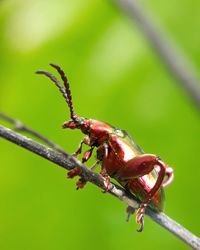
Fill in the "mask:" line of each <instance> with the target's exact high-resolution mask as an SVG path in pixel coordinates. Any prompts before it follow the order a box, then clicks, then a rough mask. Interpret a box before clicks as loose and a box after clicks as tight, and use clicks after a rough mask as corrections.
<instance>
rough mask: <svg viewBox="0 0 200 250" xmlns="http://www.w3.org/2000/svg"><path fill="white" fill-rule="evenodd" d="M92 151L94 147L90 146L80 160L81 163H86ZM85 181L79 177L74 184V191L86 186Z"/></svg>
mask: <svg viewBox="0 0 200 250" xmlns="http://www.w3.org/2000/svg"><path fill="white" fill-rule="evenodd" d="M93 149H94V146H92V147H91V148H90V149H89V150H87V151H86V152H85V153H84V155H83V158H82V163H84V162H86V161H88V160H89V159H90V157H91V155H92V151H93ZM86 183H87V181H86V180H85V179H84V178H83V177H81V178H80V179H79V180H78V181H77V182H76V189H77V190H78V189H79V188H84V186H85V185H86Z"/></svg>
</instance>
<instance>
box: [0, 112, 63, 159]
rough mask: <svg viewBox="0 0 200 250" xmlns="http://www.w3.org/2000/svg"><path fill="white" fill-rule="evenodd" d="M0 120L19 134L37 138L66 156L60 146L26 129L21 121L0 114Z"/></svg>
mask: <svg viewBox="0 0 200 250" xmlns="http://www.w3.org/2000/svg"><path fill="white" fill-rule="evenodd" d="M0 119H1V120H4V121H6V122H9V123H11V124H12V125H13V126H14V130H16V131H21V132H26V133H28V134H30V135H32V136H34V137H35V138H38V139H39V140H40V141H42V142H44V143H45V144H46V145H48V146H50V147H51V148H53V149H55V150H56V151H57V152H60V153H62V154H64V155H65V154H66V152H65V151H64V149H62V148H61V147H60V146H58V145H56V144H55V143H54V142H52V141H50V140H49V139H48V138H46V137H44V136H43V135H41V134H39V133H38V132H36V131H35V130H33V129H32V128H29V127H27V126H26V125H24V124H23V123H22V122H21V121H19V120H17V119H14V118H12V117H10V116H8V115H6V114H4V113H1V112H0Z"/></svg>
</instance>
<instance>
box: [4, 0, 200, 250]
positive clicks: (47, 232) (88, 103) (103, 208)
mask: <svg viewBox="0 0 200 250" xmlns="http://www.w3.org/2000/svg"><path fill="white" fill-rule="evenodd" d="M143 4H144V5H145V7H146V8H147V9H148V10H150V11H151V13H152V14H153V16H154V18H155V20H156V21H157V23H159V25H160V26H161V27H164V29H165V30H166V32H167V34H168V35H169V37H171V39H172V40H173V41H174V43H175V44H176V46H177V48H178V50H180V51H182V53H183V54H185V55H186V57H187V58H188V59H189V61H191V62H192V63H193V65H194V67H195V68H196V71H198V68H199V67H200V50H199V44H200V34H199V26H200V15H199V10H200V3H199V1H197V0H193V1H192V3H191V1H189V0H177V1H159V0H151V1H143ZM50 62H54V63H57V64H59V65H61V66H62V67H63V68H64V69H65V71H66V73H67V75H68V78H69V79H70V83H71V89H72V93H73V100H74V106H75V109H76V111H77V113H78V114H80V115H81V116H84V117H91V118H96V119H99V120H103V121H107V122H109V123H111V124H113V125H115V126H117V127H120V128H124V129H126V130H127V131H129V133H130V134H131V135H132V136H133V138H134V139H135V140H136V142H137V143H138V144H139V145H140V146H141V147H142V148H143V149H144V150H145V152H150V153H156V154H158V155H160V156H161V157H162V159H163V160H164V161H165V162H167V163H168V164H169V165H171V166H173V168H174V172H175V180H174V182H173V184H171V185H170V186H169V187H168V188H167V189H166V209H165V211H166V213H167V214H168V215H169V216H170V217H172V218H174V219H175V220H177V221H178V222H179V223H181V224H182V225H184V226H185V227H186V228H188V229H189V230H191V231H192V232H193V233H195V234H197V235H199V223H200V219H199V211H200V203H199V178H200V168H199V149H200V140H199V135H200V128H199V113H198V111H197V109H196V108H195V106H194V105H193V103H192V102H191V100H190V98H189V97H188V96H187V94H186V93H185V92H184V91H183V90H182V89H181V88H180V87H179V86H178V85H177V84H176V82H175V80H174V78H173V76H172V75H170V73H169V72H168V71H167V70H166V68H165V66H164V65H163V63H162V61H161V60H160V59H159V58H158V57H157V56H156V55H155V53H154V51H153V50H152V49H151V47H150V45H149V43H148V42H147V41H146V40H145V39H144V36H143V35H142V33H141V32H140V31H139V30H138V28H137V27H136V25H134V24H132V23H130V21H129V20H128V19H127V18H126V17H125V16H124V15H122V13H121V12H120V11H119V10H118V9H117V8H115V7H114V6H113V5H112V4H111V3H110V1H106V0H104V1H103V0H95V1H94V0H84V1H82V0H76V1H71V0H57V1H53V0H48V1H47V0H34V1H33V0H18V1H14V0H4V1H3V0H2V1H0V72H1V73H0V110H1V111H3V112H5V113H7V114H9V115H11V116H13V117H16V118H19V119H20V120H21V121H23V122H24V123H25V124H27V125H28V126H30V127H32V128H34V129H35V130H37V131H39V132H41V133H42V134H43V135H46V136H47V137H48V138H50V139H52V140H54V141H55V142H57V143H58V144H60V145H61V146H62V147H64V148H65V149H66V151H67V152H70V153H72V152H74V151H75V149H76V148H77V145H78V143H79V141H80V140H81V139H82V137H83V135H81V133H80V131H64V130H62V129H61V124H62V123H63V122H64V121H65V120H67V119H68V118H69V112H68V108H67V107H66V104H65V102H64V100H63V98H62V97H61V95H60V93H59V92H58V90H57V89H56V88H55V87H54V86H53V84H51V83H50V82H49V81H48V80H47V79H45V78H43V77H42V76H37V75H35V74H34V71H36V70H38V69H50V68H49V66H48V63H50ZM52 71H53V70H52ZM4 124H5V123H4ZM5 125H7V124H5ZM0 157H1V160H0V204H1V205H0V249H2V250H11V249H20V250H23V249H24V250H25V249H29V250H31V249H38V250H39V249H47V250H54V249H56V250H58V249H59V250H63V249H77V250H79V249H88V250H90V249H104V250H107V249H116V250H121V249H140V250H142V249H163V250H164V249H188V247H187V246H185V245H184V243H182V242H181V241H179V240H178V239H177V238H175V237H174V236H173V235H171V234H170V233H168V232H167V231H166V230H164V229H162V228H161V227H159V226H158V225H157V224H155V223H153V222H152V221H151V220H150V219H149V218H147V217H146V218H145V230H144V232H143V233H142V234H139V233H137V232H136V227H137V225H136V224H135V217H133V218H132V219H131V221H130V222H129V223H126V221H125V216H126V215H125V205H124V204H123V203H122V202H119V201H118V200H117V199H115V198H113V197H111V196H110V195H108V194H107V195H106V194H102V193H101V191H100V190H99V189H98V188H96V187H95V186H93V185H92V184H88V185H87V186H86V188H85V189H84V190H81V191H76V189H75V180H67V179H66V172H65V171H64V170H63V169H61V168H59V167H57V166H55V165H53V164H52V163H50V162H48V161H46V160H44V159H42V158H40V157H38V156H36V155H33V154H32V153H30V152H28V151H25V150H24V149H22V148H19V147H17V146H15V145H13V144H11V143H9V142H7V141H5V140H3V139H1V140H0ZM92 161H93V160H91V161H90V162H89V163H88V166H90V165H91V164H92Z"/></svg>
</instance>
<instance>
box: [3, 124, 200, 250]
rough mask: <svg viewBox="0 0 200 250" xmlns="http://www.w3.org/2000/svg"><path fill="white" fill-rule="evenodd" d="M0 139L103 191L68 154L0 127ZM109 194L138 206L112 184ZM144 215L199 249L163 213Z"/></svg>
mask: <svg viewBox="0 0 200 250" xmlns="http://www.w3.org/2000/svg"><path fill="white" fill-rule="evenodd" d="M0 137H2V138H4V139H6V140H9V141H10V142H13V143H15V144H17V145H19V146H21V147H23V148H25V149H27V150H29V151H32V152H33V153H35V154H38V155H39V156H41V157H43V158H45V159H47V160H49V161H51V162H53V163H55V164H57V165H58V166H61V167H63V168H65V169H67V170H71V169H73V168H74V167H76V166H79V167H80V169H81V171H82V172H81V174H80V175H81V176H82V177H84V178H85V179H86V180H87V181H90V182H92V183H93V184H95V185H96V186H98V187H100V188H101V189H103V190H104V189H105V186H104V179H103V178H102V177H101V176H100V175H99V174H97V173H94V172H93V171H92V170H90V169H89V168H87V167H86V166H84V165H83V164H82V163H81V162H80V161H78V160H77V159H76V158H74V157H72V156H71V155H69V154H67V153H66V154H65V155H63V154H60V153H57V152H55V151H53V150H52V149H49V148H47V147H46V146H44V145H41V144H39V143H37V142H35V141H33V140H32V139H30V138H27V137H25V136H22V135H20V134H18V133H16V132H14V131H13V130H11V129H8V128H6V127H4V126H1V125H0ZM109 193H110V194H112V195H114V196H115V197H117V198H118V199H120V200H122V201H123V202H124V203H126V204H127V205H128V206H131V207H133V208H138V207H139V204H138V202H137V200H135V199H134V197H133V196H131V195H130V194H128V193H127V192H126V191H125V190H124V189H122V188H121V187H119V186H117V185H116V184H112V188H111V190H110V191H109ZM146 214H147V215H148V216H149V217H150V218H151V219H152V220H154V221H155V222H156V223H158V224H159V225H161V226H162V227H164V228H166V229H167V230H168V231H170V232H171V233H173V234H174V235H176V236H177V237H179V238H180V239H181V240H182V241H183V242H185V243H186V244H187V245H189V246H191V247H192V248H193V249H200V239H199V238H198V237H197V236H195V235H193V234H192V233H191V232H189V231H188V230H187V229H185V228H184V227H183V226H181V225H180V224H178V223H177V222H176V221H174V220H172V219H171V218H169V217H168V216H166V215H165V214H164V213H157V212H155V211H153V210H151V209H150V208H149V207H148V208H147V209H146Z"/></svg>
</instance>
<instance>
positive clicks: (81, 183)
mask: <svg viewBox="0 0 200 250" xmlns="http://www.w3.org/2000/svg"><path fill="white" fill-rule="evenodd" d="M86 183H87V181H86V180H85V179H84V178H80V179H79V180H78V181H77V182H76V190H79V189H82V188H84V187H85V185H86Z"/></svg>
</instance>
